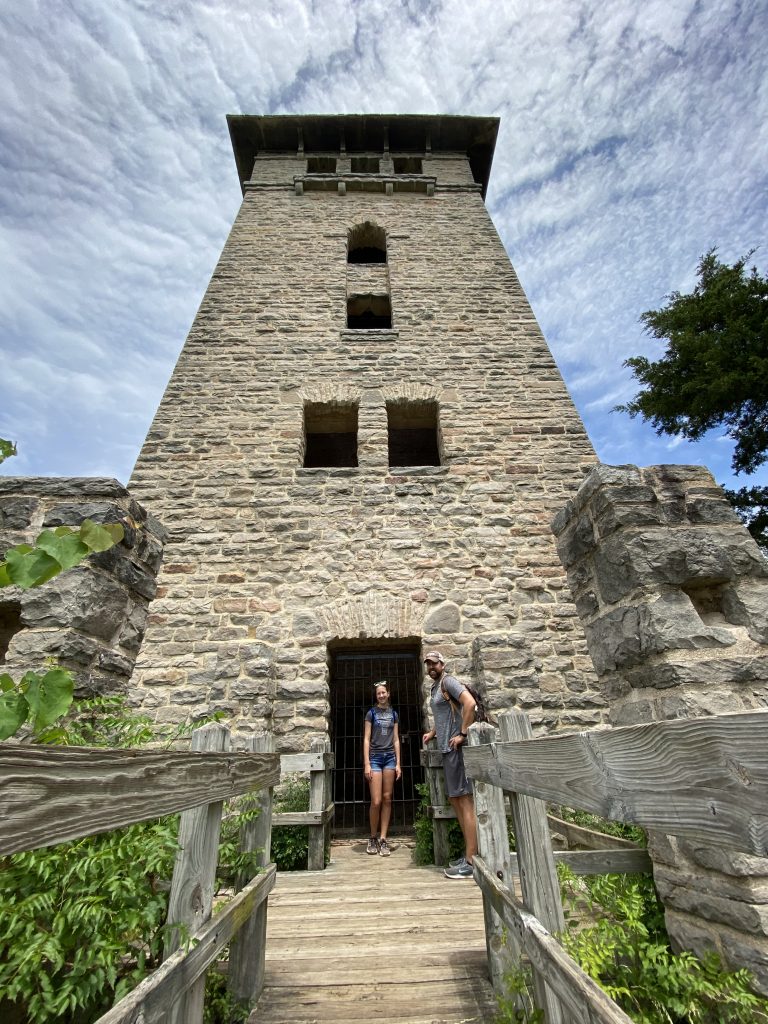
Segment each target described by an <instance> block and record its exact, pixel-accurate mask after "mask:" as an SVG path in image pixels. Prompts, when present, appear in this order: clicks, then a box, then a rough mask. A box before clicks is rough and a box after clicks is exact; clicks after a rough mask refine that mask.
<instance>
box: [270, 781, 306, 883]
mask: <svg viewBox="0 0 768 1024" xmlns="http://www.w3.org/2000/svg"><path fill="white" fill-rule="evenodd" d="M274 810H275V813H276V814H279V813H287V812H289V811H290V812H294V813H297V812H299V811H308V810H309V779H307V778H306V777H305V776H302V775H287V776H286V777H285V780H284V781H283V782H281V784H280V788H279V790H278V791H277V792H276V793H275V801H274ZM308 856H309V828H308V826H307V825H275V826H274V827H273V829H272V849H271V858H272V860H273V861H274V863H275V864H276V865H277V870H278V871H306V870H307V858H308Z"/></svg>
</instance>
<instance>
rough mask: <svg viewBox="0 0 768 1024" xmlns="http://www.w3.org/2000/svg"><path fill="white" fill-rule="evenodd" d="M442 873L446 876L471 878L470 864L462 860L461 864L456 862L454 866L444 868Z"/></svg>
mask: <svg viewBox="0 0 768 1024" xmlns="http://www.w3.org/2000/svg"><path fill="white" fill-rule="evenodd" d="M443 874H444V875H445V877H446V878H472V877H473V872H472V865H471V864H469V863H468V862H467V861H464V863H463V864H456V865H455V867H452V868H446V869H445V871H444V872H443Z"/></svg>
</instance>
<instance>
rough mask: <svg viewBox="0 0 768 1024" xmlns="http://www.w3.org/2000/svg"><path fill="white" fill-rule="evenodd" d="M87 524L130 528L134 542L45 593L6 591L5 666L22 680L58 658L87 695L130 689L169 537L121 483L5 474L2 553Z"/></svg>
mask: <svg viewBox="0 0 768 1024" xmlns="http://www.w3.org/2000/svg"><path fill="white" fill-rule="evenodd" d="M85 519H91V520H93V521H94V522H96V523H115V522H120V523H122V525H123V528H124V530H125V537H124V539H123V540H122V541H121V543H120V544H118V545H116V546H115V547H114V548H112V549H110V550H109V551H103V552H100V553H98V554H94V555H90V556H89V557H88V558H87V559H85V561H83V562H81V563H80V565H79V566H77V567H75V568H74V569H69V570H68V571H67V572H64V573H62V574H61V575H59V576H56V577H54V578H53V579H52V580H49V581H48V582H47V583H45V584H43V585H42V586H41V587H35V588H34V589H32V590H21V589H19V588H18V587H7V588H4V589H3V590H0V623H1V624H2V625H0V652H2V653H3V655H4V656H3V657H2V658H0V670H1V671H3V672H8V673H10V674H11V675H12V676H13V677H14V678H15V679H19V678H20V677H21V675H22V674H23V673H24V672H25V671H27V670H29V669H33V670H36V671H40V670H41V669H42V668H43V663H44V659H45V658H46V657H51V658H55V659H56V660H57V661H58V663H59V664H60V665H62V666H63V667H64V668H67V669H69V670H70V671H71V672H72V673H73V675H74V676H75V679H76V682H77V687H78V690H77V692H78V693H79V694H81V695H86V694H91V695H92V694H95V693H109V694H113V693H126V692H127V690H128V681H129V679H130V676H131V673H132V671H133V666H134V663H135V660H136V655H137V652H138V650H139V647H140V645H141V641H142V637H143V635H144V628H145V625H146V619H147V611H148V606H149V602H150V601H151V600H152V598H153V597H154V596H155V591H156V582H155V577H156V573H157V571H158V569H159V567H160V562H161V560H162V556H163V544H164V541H165V531H164V530H163V529H162V527H161V526H160V525H159V524H158V523H157V522H156V521H155V520H154V519H153V518H152V517H151V516H148V515H147V512H146V511H145V510H144V508H142V506H141V505H139V503H138V502H137V501H135V500H134V499H133V498H132V497H131V495H130V494H129V492H128V491H127V490H126V489H125V487H123V486H122V484H119V483H118V482H117V481H116V480H109V479H99V478H90V477H89V478H80V477H4V476H0V553H5V551H7V550H8V549H9V548H11V547H14V546H16V545H17V544H26V543H32V542H33V541H34V539H35V538H36V537H37V535H38V534H39V533H40V532H41V531H42V530H44V529H49V528H50V529H54V528H55V527H57V526H73V527H77V526H79V525H80V524H81V523H82V522H83V521H84V520H85Z"/></svg>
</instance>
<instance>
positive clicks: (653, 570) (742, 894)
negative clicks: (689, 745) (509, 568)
mask: <svg viewBox="0 0 768 1024" xmlns="http://www.w3.org/2000/svg"><path fill="white" fill-rule="evenodd" d="M553 529H554V532H555V534H556V535H557V545H558V551H559V553H560V557H561V559H562V561H563V564H564V566H565V567H566V569H567V571H568V580H569V583H570V586H571V591H572V592H573V595H574V598H575V601H576V606H577V608H578V610H579V614H580V616H581V619H582V622H583V624H584V629H585V633H586V637H587V643H588V646H589V652H590V654H591V656H592V660H593V662H594V664H595V668H596V669H597V673H598V677H599V682H600V686H601V688H602V691H603V695H604V697H605V699H606V700H607V701H609V702H610V720H611V722H612V723H613V724H616V725H627V724H635V723H640V722H648V721H654V720H660V719H666V718H688V717H699V716H702V715H711V714H723V713H727V712H733V711H742V710H747V709H749V710H751V709H765V708H768V560H766V558H765V557H764V555H763V554H762V553H761V552H760V550H759V548H758V547H757V545H756V544H755V542H754V541H753V540H752V538H751V537H750V536H749V534H748V533H747V531H746V529H745V528H744V527H743V526H742V525H741V523H740V521H739V519H738V517H737V516H736V514H735V512H734V511H733V509H732V508H731V506H730V505H729V504H728V502H727V501H726V499H725V496H724V494H723V492H722V490H721V489H720V487H718V486H717V484H716V483H715V481H714V480H713V479H712V476H711V475H710V474H709V472H708V471H707V470H706V469H704V468H702V467H701V466H650V467H647V468H645V469H639V468H638V467H636V466H598V467H596V468H594V469H593V470H592V471H591V472H590V474H589V476H588V477H587V478H586V480H585V481H584V483H583V484H582V486H581V488H580V490H579V491H578V493H577V495H576V497H575V498H574V499H573V500H572V501H570V502H568V503H567V505H566V506H565V508H564V509H563V510H562V511H561V512H560V513H559V514H558V515H557V517H556V518H555V520H554V524H553ZM659 799H660V800H663V799H664V794H663V792H660V793H659ZM648 848H649V853H650V854H651V857H652V859H653V862H654V879H655V882H656V887H657V889H658V891H659V895H660V896H661V898H662V900H663V901H664V905H665V911H666V920H667V928H668V931H669V934H670V936H671V937H672V938H673V940H674V941H675V942H676V943H677V944H678V946H681V947H684V948H687V949H692V950H693V951H694V952H696V953H698V954H701V953H703V952H704V951H705V950H707V949H715V950H716V951H717V952H718V953H720V955H721V956H722V957H723V958H724V960H725V962H726V963H729V964H731V965H733V966H734V967H740V966H746V967H748V968H749V969H750V970H751V971H752V972H753V973H754V975H755V977H756V978H757V982H758V985H759V987H760V988H761V989H762V990H763V991H764V992H766V993H768V859H765V858H760V857H753V856H748V855H747V854H742V853H735V852H733V851H730V850H727V849H723V848H720V847H715V846H711V845H708V844H706V843H698V842H692V841H688V840H683V839H678V838H673V837H667V836H664V835H660V834H658V833H653V834H651V835H650V836H649V843H648Z"/></svg>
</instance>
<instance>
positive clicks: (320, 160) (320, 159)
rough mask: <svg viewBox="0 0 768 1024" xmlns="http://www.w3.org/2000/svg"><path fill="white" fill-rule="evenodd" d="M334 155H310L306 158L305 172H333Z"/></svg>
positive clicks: (334, 171)
mask: <svg viewBox="0 0 768 1024" xmlns="http://www.w3.org/2000/svg"><path fill="white" fill-rule="evenodd" d="M335 173H336V157H335V156H310V157H308V158H307V174H335Z"/></svg>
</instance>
